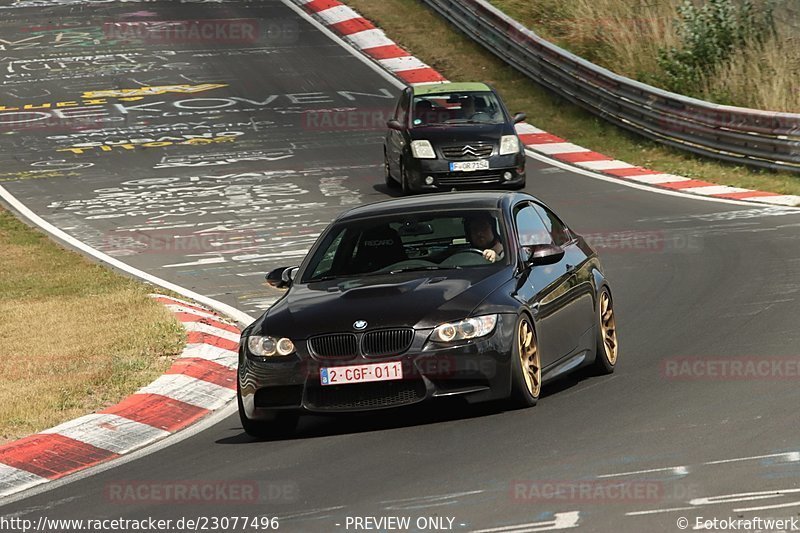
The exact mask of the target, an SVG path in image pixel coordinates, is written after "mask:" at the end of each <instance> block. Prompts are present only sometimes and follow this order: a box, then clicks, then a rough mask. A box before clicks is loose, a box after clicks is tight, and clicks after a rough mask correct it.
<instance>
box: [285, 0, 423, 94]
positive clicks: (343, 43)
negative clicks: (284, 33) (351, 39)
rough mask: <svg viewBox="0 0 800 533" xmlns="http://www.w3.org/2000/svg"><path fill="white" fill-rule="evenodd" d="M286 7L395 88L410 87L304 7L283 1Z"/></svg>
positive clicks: (286, 0)
mask: <svg viewBox="0 0 800 533" xmlns="http://www.w3.org/2000/svg"><path fill="white" fill-rule="evenodd" d="M281 3H283V4H284V5H285V6H286V7H288V8H289V9H291V10H292V11H294V12H295V13H297V14H298V15H300V17H301V18H303V20H306V21H308V22H310V23H311V25H312V26H314V27H315V28H316V29H318V30H319V31H321V32H322V33H323V34H324V35H326V36H328V37H329V38H330V39H331V40H333V41H334V42H335V43H336V44H338V45H339V46H341V47H342V48H344V49H345V50H347V51H348V52H350V53H351V54H352V55H354V56H355V57H356V58H358V59H359V60H360V61H361V62H362V63H364V64H365V65H367V66H368V67H369V68H371V69H372V70H374V71H375V72H376V73H378V74H379V75H380V76H381V77H382V78H384V79H386V80H387V81H389V82H391V83H392V84H393V85H394V86H395V87H397V88H398V89H405V88H406V87H408V86H407V85H406V84H405V83H403V82H402V81H401V80H399V79H397V78H396V77H395V76H394V74H392V73H391V72H390V71H389V70H387V69H385V68H384V67H383V66H381V65H380V64H379V63H376V62H375V61H374V60H373V59H372V58H371V57H369V56H367V55H366V54H364V53H363V52H362V51H361V50H359V49H357V48H356V47H354V46H353V45H352V44H350V43H348V42H347V41H345V40H344V39H343V38H342V37H340V36H338V35H336V34H335V33H334V32H333V31H331V29H330V28H328V27H327V26H325V25H324V24H323V23H321V22H320V21H318V20H317V19H315V18H314V17H313V16H311V15H310V14H309V13H308V12H306V11H305V10H304V9H303V8H302V7H300V6H298V5H297V4H295V3H294V2H292V0H281Z"/></svg>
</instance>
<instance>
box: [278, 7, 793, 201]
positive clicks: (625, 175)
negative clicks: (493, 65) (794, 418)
mask: <svg viewBox="0 0 800 533" xmlns="http://www.w3.org/2000/svg"><path fill="white" fill-rule="evenodd" d="M291 1H292V2H294V3H295V4H297V5H299V6H301V7H302V8H303V9H305V10H306V11H307V12H308V13H310V14H312V15H313V16H315V17H316V18H317V20H318V21H320V22H321V23H322V24H324V25H325V26H327V27H328V28H329V29H331V30H333V32H334V33H336V34H338V35H339V36H341V37H342V38H344V39H345V40H346V41H347V42H348V43H349V44H351V45H352V46H353V47H354V48H356V49H357V50H359V51H360V52H361V53H363V54H364V55H366V56H367V57H369V58H371V59H373V60H374V61H375V62H376V63H377V64H378V65H380V66H381V67H382V68H383V69H385V70H387V71H388V72H390V73H391V74H393V75H394V76H395V77H397V78H398V79H400V80H401V81H403V82H404V83H406V84H408V85H419V84H422V83H437V82H447V80H446V79H445V77H444V76H442V75H441V74H440V73H439V72H437V71H436V70H435V69H433V68H431V67H430V66H428V65H426V64H425V63H423V62H422V61H420V60H419V59H417V58H416V57H414V56H412V55H411V54H409V53H408V52H407V51H405V50H404V49H403V48H401V47H400V46H398V45H397V44H396V43H395V42H394V41H392V40H391V39H389V38H388V37H387V36H386V34H385V33H384V32H383V31H382V30H380V29H378V28H376V27H375V25H374V24H372V23H371V22H370V21H368V20H367V19H365V18H364V17H362V16H361V15H359V14H358V13H357V12H356V11H355V10H353V9H352V8H350V7H348V6H346V5H344V4H343V3H342V2H339V1H338V0H291ZM517 133H518V134H519V136H520V139H521V140H522V142H523V143H524V144H525V147H526V148H528V149H529V150H532V151H534V152H536V153H538V154H542V155H544V156H546V157H548V158H550V159H555V160H556V161H559V162H561V163H566V164H568V165H570V166H573V167H577V168H579V169H583V170H588V171H591V172H595V173H598V174H603V175H606V176H610V177H613V178H616V179H622V180H627V181H631V182H636V183H640V184H643V185H648V186H652V187H657V188H661V189H666V190H671V191H677V192H681V193H688V194H693V195H699V196H706V197H712V198H720V199H726V200H741V201H749V202H758V203H763V204H771V205H781V206H800V196H794V195H784V194H777V193H773V192H765V191H755V190H751V189H743V188H740V187H729V186H727V185H717V184H714V183H709V182H707V181H701V180H693V179H690V178H686V177H683V176H677V175H675V174H664V173H662V172H658V171H655V170H650V169H647V168H643V167H637V166H635V165H631V164H629V163H626V162H624V161H619V160H617V159H614V158H613V157H609V156H606V155H603V154H601V153H598V152H594V151H592V150H589V149H588V148H583V147H582V146H578V145H576V144H572V143H570V142H568V141H567V140H565V139H562V138H560V137H557V136H555V135H552V134H550V133H547V132H546V131H543V130H540V129H539V128H536V127H534V126H532V125H530V124H526V123H522V124H519V125H517Z"/></svg>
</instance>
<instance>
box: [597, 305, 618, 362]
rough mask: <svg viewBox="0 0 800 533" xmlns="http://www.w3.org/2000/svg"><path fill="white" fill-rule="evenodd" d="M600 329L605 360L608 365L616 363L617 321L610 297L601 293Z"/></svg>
mask: <svg viewBox="0 0 800 533" xmlns="http://www.w3.org/2000/svg"><path fill="white" fill-rule="evenodd" d="M600 329H601V330H602V331H601V335H602V336H603V349H604V350H605V352H606V359H607V360H608V362H609V364H611V365H614V364H615V363H616V362H617V352H618V351H619V345H618V344H617V319H616V318H615V317H614V307H613V305H612V304H611V296H609V294H608V292H606V291H603V292H602V293H601V294H600Z"/></svg>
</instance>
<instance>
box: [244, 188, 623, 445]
mask: <svg viewBox="0 0 800 533" xmlns="http://www.w3.org/2000/svg"><path fill="white" fill-rule="evenodd" d="M267 280H268V282H269V283H270V284H271V285H273V286H275V287H279V288H288V291H287V292H286V294H284V296H283V297H282V298H281V299H280V300H278V301H277V302H276V303H275V304H274V305H273V306H272V307H271V308H270V309H269V310H268V311H267V312H266V313H264V315H263V316H261V317H260V318H259V319H258V320H256V321H255V322H254V323H252V324H251V325H250V326H248V327H247V328H245V330H244V331H243V332H242V339H241V343H240V351H239V368H238V380H237V384H238V390H237V392H238V394H237V395H238V401H239V415H240V418H241V422H242V425H243V427H244V429H245V431H246V432H247V433H249V434H251V435H256V436H265V435H269V434H276V433H282V432H285V431H287V430H291V429H293V428H294V426H295V425H296V423H297V420H298V416H299V415H300V414H301V413H303V412H316V413H331V412H345V411H367V410H373V409H383V408H389V407H396V406H403V405H409V404H414V403H417V402H421V401H425V400H429V399H433V398H437V397H443V396H460V397H462V398H464V399H465V400H467V401H468V402H481V401H487V400H494V399H501V398H511V400H512V401H513V403H514V404H516V405H517V406H531V405H534V404H535V403H536V401H537V399H538V398H539V394H540V392H541V386H542V383H544V382H546V381H547V380H550V379H553V378H556V377H558V376H561V375H563V374H565V373H567V372H570V371H573V370H575V369H577V368H579V367H583V366H589V365H593V366H594V367H595V369H596V370H597V371H599V372H601V373H608V372H612V371H613V370H614V365H615V364H616V361H617V353H618V344H617V332H616V319H615V315H614V308H613V305H612V299H611V291H610V288H609V285H608V282H607V281H606V278H605V276H604V275H603V271H602V268H601V266H600V261H599V259H598V257H597V255H596V254H595V252H594V251H593V250H592V248H591V247H590V246H589V245H588V244H587V243H586V242H585V241H584V239H583V238H582V237H580V236H578V235H576V234H575V233H573V232H572V231H571V230H570V229H569V228H568V227H567V226H566V225H565V224H564V223H563V222H562V221H561V220H560V219H559V218H558V217H557V216H556V214H555V213H553V211H551V210H550V209H549V208H548V207H547V206H546V205H544V204H543V203H542V202H540V201H539V200H537V199H536V198H534V197H532V196H530V195H528V194H525V193H519V192H516V193H515V192H451V193H441V194H433V195H425V196H418V197H411V198H402V199H395V200H389V201H383V202H379V203H375V204H371V205H366V206H361V207H356V208H354V209H351V210H349V211H347V212H346V213H344V214H342V215H340V216H339V217H338V218H337V219H336V220H334V221H333V222H332V223H331V224H330V226H328V228H327V229H326V230H325V231H324V232H323V233H322V234H321V235H320V237H319V239H318V240H317V242H316V243H315V244H314V246H313V247H312V248H311V250H310V251H309V253H308V255H307V256H306V258H305V259H304V260H303V263H302V264H301V265H300V266H299V267H287V268H279V269H276V270H273V271H272V272H271V273H270V274H269V275H268V276H267Z"/></svg>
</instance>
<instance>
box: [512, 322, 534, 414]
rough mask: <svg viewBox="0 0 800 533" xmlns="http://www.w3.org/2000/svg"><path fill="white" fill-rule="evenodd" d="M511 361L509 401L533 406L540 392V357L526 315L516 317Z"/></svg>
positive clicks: (519, 404)
mask: <svg viewBox="0 0 800 533" xmlns="http://www.w3.org/2000/svg"><path fill="white" fill-rule="evenodd" d="M515 336H516V338H515V339H514V351H513V354H512V359H513V360H512V362H511V401H512V404H513V405H514V406H516V407H533V406H534V405H536V402H537V401H538V400H539V395H540V394H541V392H542V359H541V355H540V353H539V343H538V341H537V339H536V331H535V330H534V329H533V324H532V322H531V319H530V317H529V316H528V315H526V314H522V315H521V316H520V317H519V319H517V326H516V330H515Z"/></svg>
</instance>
